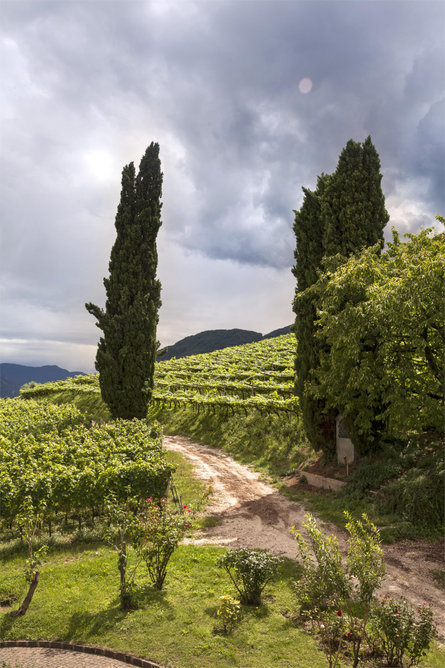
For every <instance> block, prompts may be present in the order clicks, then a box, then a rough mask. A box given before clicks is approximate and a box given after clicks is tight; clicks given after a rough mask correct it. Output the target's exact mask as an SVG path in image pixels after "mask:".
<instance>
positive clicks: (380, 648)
mask: <svg viewBox="0 0 445 668" xmlns="http://www.w3.org/2000/svg"><path fill="white" fill-rule="evenodd" d="M370 629H371V633H370V636H371V639H372V641H373V643H374V649H375V651H376V652H377V653H378V654H382V655H383V656H384V657H385V661H386V663H387V665H388V666H403V665H404V663H403V657H404V655H405V654H408V656H409V657H410V662H409V664H405V665H409V666H415V665H417V664H418V662H419V661H420V659H421V658H422V656H424V655H425V654H426V651H427V649H428V647H429V646H430V644H431V641H432V640H433V638H434V636H435V627H434V622H433V613H432V610H431V608H430V607H429V606H427V605H426V603H425V602H424V603H423V605H421V606H419V608H418V610H417V617H416V614H415V611H414V609H413V608H412V606H411V605H410V604H409V603H408V602H407V600H406V599H405V598H404V597H402V598H400V599H399V600H396V599H392V598H390V597H389V596H385V597H384V598H383V600H382V602H381V603H380V604H379V605H376V606H375V607H374V609H373V611H372V613H371V618H370Z"/></svg>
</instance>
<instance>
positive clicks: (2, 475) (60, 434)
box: [0, 400, 173, 521]
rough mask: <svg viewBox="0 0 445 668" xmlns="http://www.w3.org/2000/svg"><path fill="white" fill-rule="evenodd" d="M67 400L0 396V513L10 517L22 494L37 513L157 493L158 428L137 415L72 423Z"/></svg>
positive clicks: (162, 472)
mask: <svg viewBox="0 0 445 668" xmlns="http://www.w3.org/2000/svg"><path fill="white" fill-rule="evenodd" d="M82 419H83V418H82V416H81V415H80V413H79V412H78V411H77V410H76V409H74V408H73V407H72V406H69V405H65V406H54V405H51V404H42V403H39V402H36V401H31V400H30V401H20V400H6V401H4V400H2V402H1V403H0V426H1V435H0V520H1V519H6V520H8V521H11V520H14V518H15V517H16V515H17V512H18V509H19V508H20V506H21V503H22V500H23V498H24V497H25V496H29V497H30V498H31V500H32V504H33V506H34V507H35V508H42V507H43V506H44V513H43V517H44V519H45V520H49V519H50V518H51V517H53V516H54V515H57V514H65V513H74V514H75V515H76V516H77V517H79V518H80V517H82V515H84V514H85V513H87V512H89V513H91V512H92V511H95V512H98V510H99V509H100V507H101V505H102V504H103V502H104V499H105V497H106V496H107V495H109V494H111V493H113V494H114V495H115V496H116V498H117V499H118V500H119V501H124V500H125V499H127V498H128V497H129V496H130V497H131V496H135V497H137V498H139V499H142V498H146V496H147V494H152V495H153V496H155V497H157V498H160V497H161V496H162V495H163V494H165V491H166V488H167V484H168V481H169V479H170V476H171V473H172V471H173V467H172V466H171V465H169V464H167V462H166V461H165V457H164V451H163V449H162V442H161V439H160V437H159V432H158V431H157V430H156V429H154V428H153V427H152V426H151V425H149V424H147V423H146V422H144V421H138V420H134V421H131V422H129V421H124V420H118V421H116V422H114V423H110V424H107V425H104V426H101V427H93V428H90V429H88V428H86V427H85V426H83V425H82V424H79V422H81V420H82Z"/></svg>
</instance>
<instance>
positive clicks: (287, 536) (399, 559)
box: [164, 436, 445, 641]
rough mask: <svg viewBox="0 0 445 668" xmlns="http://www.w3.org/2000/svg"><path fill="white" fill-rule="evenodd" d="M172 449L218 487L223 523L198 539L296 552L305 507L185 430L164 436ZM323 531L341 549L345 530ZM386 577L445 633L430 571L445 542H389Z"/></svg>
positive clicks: (393, 590) (437, 565) (443, 604)
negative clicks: (428, 608) (427, 607)
mask: <svg viewBox="0 0 445 668" xmlns="http://www.w3.org/2000/svg"><path fill="white" fill-rule="evenodd" d="M164 444H165V446H166V447H167V448H168V449H169V450H174V451H176V452H180V453H181V454H183V455H185V456H186V457H187V458H188V459H189V460H191V462H192V463H193V465H194V468H195V472H196V475H197V476H198V477H199V478H201V479H202V480H204V481H205V482H207V483H211V484H212V486H213V489H214V497H213V501H212V503H211V505H209V506H208V507H207V512H208V514H210V515H214V516H216V517H218V518H219V519H220V520H221V521H220V523H219V524H218V525H217V526H215V527H212V528H209V529H206V530H205V531H202V532H200V533H201V535H198V537H197V538H196V539H194V542H195V543H203V544H204V543H213V544H215V545H226V546H228V547H248V548H262V549H267V550H269V551H270V552H272V553H273V554H277V555H280V556H285V557H290V558H291V559H295V558H296V543H295V540H294V538H293V536H292V534H291V533H290V528H291V527H292V526H295V527H296V528H297V529H299V530H300V529H301V528H302V522H303V520H304V516H305V513H306V511H305V510H304V508H303V507H302V506H301V505H300V504H299V503H296V502H294V501H290V500H289V499H287V498H286V497H284V496H282V495H281V494H279V492H277V491H276V490H275V489H274V487H272V485H270V484H268V483H266V482H264V481H263V480H261V479H260V476H259V474H257V473H255V472H254V471H252V470H251V469H249V468H248V467H247V466H243V465H242V464H239V463H238V462H236V461H235V460H234V459H232V458H231V457H229V456H227V455H226V454H225V453H223V452H222V451H221V450H215V449H211V448H206V447H204V446H201V445H197V444H196V443H192V442H191V441H190V440H189V439H187V438H183V437H181V436H165V438H164ZM322 527H323V529H324V531H328V532H329V533H335V534H336V535H337V537H338V541H339V545H340V547H341V548H342V549H344V548H345V545H346V534H345V533H344V532H342V531H341V530H340V529H338V527H336V526H335V525H333V524H330V523H326V522H324V523H322ZM384 552H385V560H386V573H387V575H386V579H385V581H384V583H383V587H382V589H381V593H382V594H384V593H386V592H388V593H390V594H391V595H396V596H400V595H403V596H406V598H407V599H408V600H409V601H410V602H411V603H412V604H414V605H418V604H421V603H422V601H423V600H426V601H427V602H428V603H430V604H431V605H432V607H433V609H434V611H435V618H436V621H437V623H438V631H439V633H440V636H441V640H442V641H443V640H444V638H445V592H444V591H443V589H440V588H439V587H438V586H437V585H436V583H435V581H434V579H433V577H432V574H431V571H432V570H435V569H443V566H444V542H443V541H437V542H436V543H433V544H431V543H428V542H426V541H402V542H400V543H397V544H395V545H386V546H385V547H384Z"/></svg>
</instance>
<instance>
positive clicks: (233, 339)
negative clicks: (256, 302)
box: [158, 325, 290, 361]
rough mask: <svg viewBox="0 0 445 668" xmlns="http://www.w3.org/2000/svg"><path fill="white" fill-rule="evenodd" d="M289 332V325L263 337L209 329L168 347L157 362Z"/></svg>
mask: <svg viewBox="0 0 445 668" xmlns="http://www.w3.org/2000/svg"><path fill="white" fill-rule="evenodd" d="M289 332H290V325H289V326H287V327H282V328H281V329H276V330H274V331H273V332H269V334H265V335H264V336H263V335H262V334H260V333H259V332H254V331H251V330H248V329H209V330H206V331H204V332H199V333H198V334H193V335H192V336H186V337H185V338H184V339H180V341H177V342H176V343H175V344H173V345H172V346H168V348H167V352H166V353H165V354H164V355H162V356H159V357H158V360H159V361H164V360H169V359H172V357H176V358H179V357H187V356H188V355H202V354H204V353H211V352H213V351H214V350H223V349H224V348H231V347H233V346H242V345H243V344H245V343H253V342H255V341H261V340H262V339H270V338H274V337H276V336H281V335H282V334H288V333H289Z"/></svg>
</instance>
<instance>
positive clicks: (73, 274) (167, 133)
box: [0, 0, 445, 341]
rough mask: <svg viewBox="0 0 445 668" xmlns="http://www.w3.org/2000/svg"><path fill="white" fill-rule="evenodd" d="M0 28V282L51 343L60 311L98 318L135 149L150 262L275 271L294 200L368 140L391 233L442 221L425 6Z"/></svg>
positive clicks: (226, 10) (439, 77)
mask: <svg viewBox="0 0 445 668" xmlns="http://www.w3.org/2000/svg"><path fill="white" fill-rule="evenodd" d="M2 13H3V16H2V30H3V42H0V46H1V48H2V49H3V51H4V54H3V55H4V58H3V59H2V63H3V68H4V72H3V77H2V79H3V82H4V86H5V93H6V95H5V98H6V103H5V105H3V106H2V108H1V109H0V113H2V114H3V117H4V121H3V130H2V158H1V164H0V169H1V172H0V179H1V186H2V194H1V200H2V208H3V212H4V222H3V223H2V227H3V228H4V231H3V247H4V249H5V250H4V255H3V258H2V260H1V273H2V284H3V286H4V289H5V291H6V292H7V294H8V295H10V297H11V300H14V299H16V301H17V308H20V309H24V308H26V306H25V305H26V304H27V303H28V304H31V305H33V307H34V306H35V307H38V306H39V305H41V306H42V308H43V307H44V309H46V311H45V312H46V313H47V316H46V317H47V319H48V323H51V327H52V328H54V329H57V327H58V325H57V324H56V322H55V320H54V314H55V313H59V314H62V313H63V312H66V313H69V314H70V316H69V317H71V314H74V313H77V316H76V318H77V319H78V320H79V322H81V323H83V324H82V328H85V329H82V332H84V333H85V336H86V337H87V339H88V337H90V338H89V339H88V340H90V341H92V340H93V338H94V337H95V336H96V331H95V328H94V327H92V326H91V327H90V330H89V331H90V334H86V332H87V331H88V330H87V323H88V322H89V321H88V316H87V315H86V314H84V313H83V303H84V301H87V300H92V301H95V302H96V303H97V302H99V303H100V302H101V301H103V297H104V295H103V287H102V278H103V276H104V275H105V274H106V272H107V263H108V256H109V251H110V248H111V245H112V243H113V239H114V227H113V221H114V215H115V210H116V205H117V203H118V199H119V190H120V171H121V169H122V167H123V165H124V164H126V163H127V162H129V161H130V160H134V162H135V163H138V161H139V159H140V157H141V155H142V153H143V151H144V149H145V147H146V146H147V145H148V143H149V142H150V141H152V140H157V141H159V142H160V146H161V159H162V164H163V171H164V208H163V228H162V230H163V232H162V235H163V237H162V238H163V242H162V244H161V247H160V257H161V253H162V252H164V253H165V252H168V249H169V244H171V243H174V244H179V245H180V246H181V247H182V250H183V252H188V251H192V256H193V257H194V258H195V261H196V257H198V256H199V257H201V258H207V259H208V258H210V259H214V260H215V261H216V262H226V263H230V262H231V261H233V262H234V263H236V266H237V267H238V269H240V268H241V267H243V265H244V266H247V267H249V268H251V269H252V270H254V269H257V270H258V271H268V270H269V269H270V270H271V271H274V270H275V269H282V270H283V271H284V272H287V271H289V269H290V266H291V265H292V264H293V250H294V244H295V239H294V236H293V233H292V222H293V213H292V210H293V209H296V208H299V206H300V204H301V200H302V191H301V187H302V186H307V187H313V186H314V185H315V183H316V178H317V175H318V174H320V173H321V172H323V171H324V172H331V171H333V170H334V169H335V166H336V163H337V159H338V155H339V153H340V151H341V149H342V148H343V146H344V145H345V143H346V142H347V140H348V139H349V138H351V137H352V138H354V139H355V140H363V139H364V138H365V137H366V136H367V135H368V134H371V135H372V138H373V141H374V143H375V145H376V148H377V150H378V151H379V153H380V157H381V162H382V172H383V175H384V178H383V189H384V191H385V192H386V194H387V196H388V202H389V203H392V204H393V209H394V215H393V219H392V221H391V222H392V223H394V222H395V223H396V224H397V225H399V226H400V227H401V229H403V230H412V231H414V230H416V229H417V228H418V227H419V225H420V224H424V223H425V221H426V220H429V221H432V219H433V216H434V214H435V213H436V212H439V213H443V212H444V211H445V206H444V187H443V186H444V164H445V160H444V158H445V146H444V137H445V132H444V131H443V119H444V114H443V107H442V106H441V105H443V101H442V102H441V100H443V99H444V89H445V81H444V72H443V60H444V57H443V56H444V45H443V39H442V35H441V32H440V30H439V26H440V25H441V24H443V22H444V20H445V5H444V4H443V3H441V2H428V1H418V2H416V1H409V0H408V1H407V2H403V1H397V2H391V1H388V2H372V1H371V2H366V1H365V2H359V1H358V2H354V3H352V2H349V1H345V2H343V1H342V0H339V1H337V2H332V1H331V0H329V1H326V2H322V1H319V2H292V1H281V2H276V0H273V1H272V0H271V1H267V0H264V1H262V2H245V1H242V0H214V1H212V2H207V1H197V2H184V1H183V0H178V1H177V2H170V3H169V2H165V1H164V0H162V2H157V3H154V2H123V1H122V2H120V1H114V2H99V1H96V2H77V1H76V0H71V1H70V2H59V1H58V2H42V1H40V0H39V1H36V2H25V1H23V0H21V1H20V2H15V1H14V2H7V1H6V2H4V3H3V11H2ZM303 77H310V78H311V79H312V82H313V88H312V90H311V92H310V93H308V94H306V95H304V94H302V93H301V92H300V90H299V87H298V84H299V82H300V80H301V79H302V78H303ZM97 151H99V152H100V151H103V152H104V157H103V159H102V158H101V156H100V155H99V156H97V155H96V153H97ZM108 159H109V164H108V166H107V160H108ZM103 170H105V172H106V173H104V175H103V176H101V172H102V171H103ZM107 170H108V171H107ZM389 208H390V207H389ZM390 213H392V212H391V208H390ZM171 266H172V271H174V264H172V265H171ZM202 266H205V267H206V271H207V270H209V269H208V265H207V264H204V265H202ZM227 266H229V264H227ZM203 282H204V284H206V283H207V284H208V281H206V278H205V277H204V279H203ZM172 289H173V288H172ZM175 289H176V288H175ZM208 289H209V290H210V287H208ZM239 289H240V290H241V289H243V288H242V286H241V285H240V286H239ZM246 289H247V288H246ZM203 290H204V288H203ZM163 300H164V304H165V305H167V304H168V303H169V300H172V303H173V302H174V303H175V304H176V303H180V301H181V300H179V301H175V296H174V294H170V295H169V294H166V295H165V294H164V296H163ZM8 304H9V306H8V312H7V317H6V319H4V321H5V322H10V323H11V327H10V328H9V330H8V332H9V335H11V336H12V335H13V334H14V333H18V332H21V335H22V334H23V332H24V330H25V329H26V327H25V324H26V323H25V324H24V323H23V321H21V322H22V324H21V325H20V323H19V319H14V317H13V316H12V313H13V304H12V302H11V303H9V302H8ZM165 308H168V307H167V306H165ZM64 310H65V311H64ZM198 310H199V309H198ZM289 313H290V309H289ZM60 317H62V316H60ZM169 317H170V318H176V319H178V318H179V316H178V315H175V316H173V315H170V316H169ZM208 317H209V318H210V315H209V316H208ZM289 317H290V315H289ZM41 319H42V331H41V332H40V334H39V336H40V335H41V336H44V323H43V321H44V320H45V316H44V315H43V311H42V315H41ZM14 322H16V323H17V326H16V327H14V326H13V323H14ZM200 322H201V321H200ZM281 324H282V323H281V322H280V323H277V326H280V325H281ZM284 324H285V323H284ZM211 326H212V324H211V322H210V321H209V322H208V324H207V327H206V328H210V327H211ZM234 326H237V325H236V323H234ZM273 327H274V325H273V324H272V326H271V327H270V329H273ZM59 329H60V332H66V331H69V327H68V329H66V328H65V327H62V326H60V328H59ZM266 329H267V328H266ZM73 331H74V328H73ZM8 332H5V335H8ZM60 332H59V333H60ZM91 332H92V333H91ZM190 333H192V332H190ZM181 335H182V332H181ZM76 336H77V334H76ZM78 336H84V334H82V335H80V334H78ZM60 337H62V333H60Z"/></svg>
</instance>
